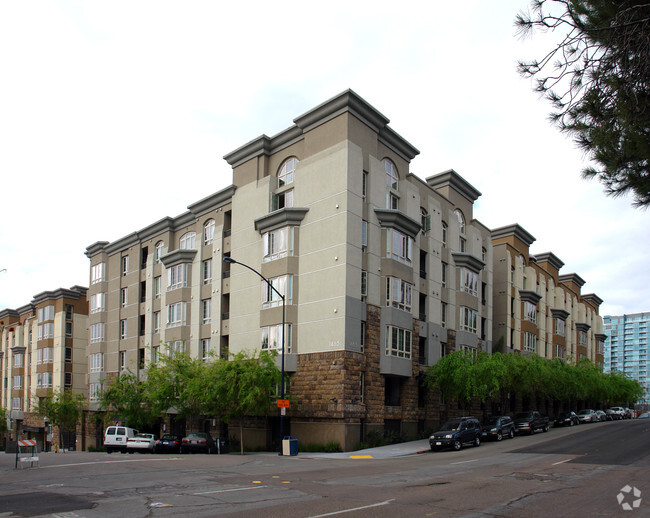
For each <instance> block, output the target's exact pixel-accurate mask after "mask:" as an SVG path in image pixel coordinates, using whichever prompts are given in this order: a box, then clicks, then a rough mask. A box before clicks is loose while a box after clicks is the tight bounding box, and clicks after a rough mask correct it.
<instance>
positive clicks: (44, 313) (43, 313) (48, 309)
mask: <svg viewBox="0 0 650 518" xmlns="http://www.w3.org/2000/svg"><path fill="white" fill-rule="evenodd" d="M48 320H54V306H45V307H44V308H39V310H38V322H39V323H41V322H46V321H48Z"/></svg>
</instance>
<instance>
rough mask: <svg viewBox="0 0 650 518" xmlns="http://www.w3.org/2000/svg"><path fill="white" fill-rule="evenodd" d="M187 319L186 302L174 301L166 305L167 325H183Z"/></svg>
mask: <svg viewBox="0 0 650 518" xmlns="http://www.w3.org/2000/svg"><path fill="white" fill-rule="evenodd" d="M186 321H187V303H186V302H176V303H174V304H169V305H168V306H167V327H168V328H169V327H178V326H184V325H185V324H186Z"/></svg>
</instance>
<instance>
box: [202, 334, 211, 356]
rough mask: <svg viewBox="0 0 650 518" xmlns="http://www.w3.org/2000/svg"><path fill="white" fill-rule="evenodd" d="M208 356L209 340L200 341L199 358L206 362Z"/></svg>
mask: <svg viewBox="0 0 650 518" xmlns="http://www.w3.org/2000/svg"><path fill="white" fill-rule="evenodd" d="M209 356H210V339H209V338H203V339H202V340H201V358H203V359H204V360H207V359H208V357H209Z"/></svg>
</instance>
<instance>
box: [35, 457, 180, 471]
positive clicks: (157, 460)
mask: <svg viewBox="0 0 650 518" xmlns="http://www.w3.org/2000/svg"><path fill="white" fill-rule="evenodd" d="M170 460H179V459H178V458H173V457H172V458H169V459H131V460H102V461H99V462H75V463H74V464H55V465H53V466H41V467H40V469H47V468H65V467H67V466H89V465H95V464H119V463H124V462H169V461H170Z"/></svg>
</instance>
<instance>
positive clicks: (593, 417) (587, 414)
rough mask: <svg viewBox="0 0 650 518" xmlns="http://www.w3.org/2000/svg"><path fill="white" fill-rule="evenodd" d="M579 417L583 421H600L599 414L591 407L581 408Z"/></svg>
mask: <svg viewBox="0 0 650 518" xmlns="http://www.w3.org/2000/svg"><path fill="white" fill-rule="evenodd" d="M578 419H580V422H581V423H596V422H598V421H599V419H598V414H596V412H595V411H593V410H592V409H591V408H585V409H584V410H580V412H578Z"/></svg>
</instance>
